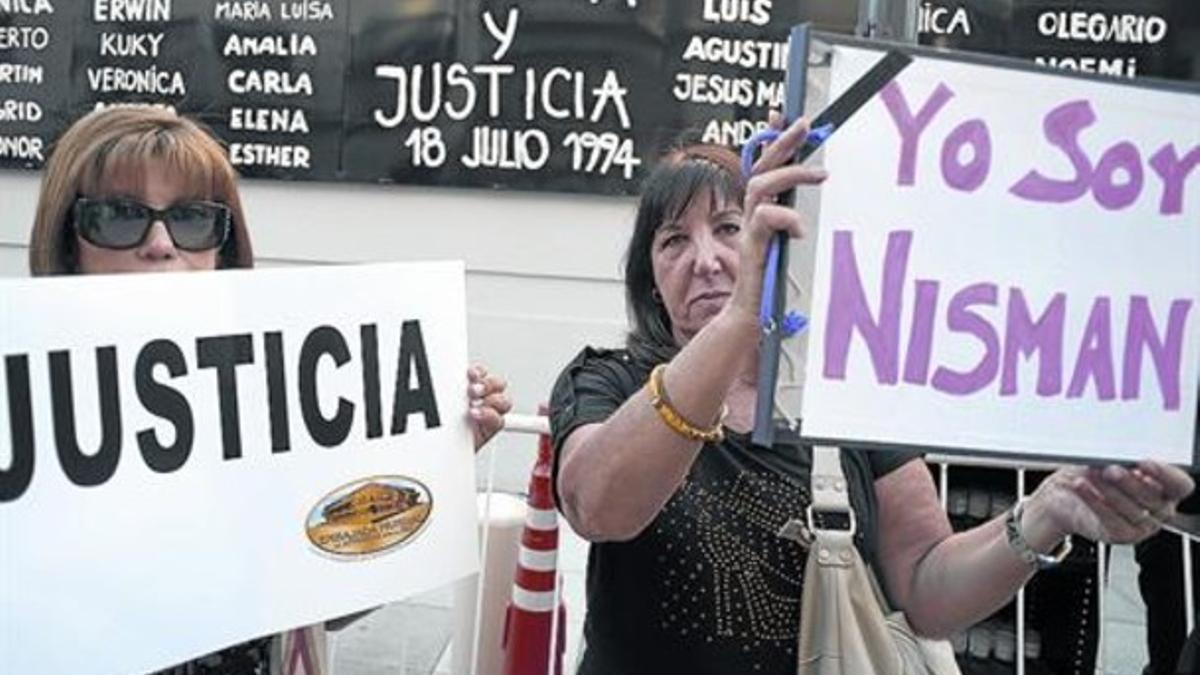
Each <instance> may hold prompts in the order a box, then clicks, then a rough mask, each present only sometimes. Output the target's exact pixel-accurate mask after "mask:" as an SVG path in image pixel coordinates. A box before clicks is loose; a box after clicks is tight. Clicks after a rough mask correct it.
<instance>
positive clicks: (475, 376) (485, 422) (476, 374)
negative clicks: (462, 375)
mask: <svg viewBox="0 0 1200 675" xmlns="http://www.w3.org/2000/svg"><path fill="white" fill-rule="evenodd" d="M467 380H468V381H469V382H470V384H468V385H467V399H468V400H469V401H470V407H469V408H468V413H467V414H468V415H469V416H470V418H471V431H472V433H473V434H474V436H475V450H476V451H478V450H479V448H482V447H483V446H484V444H485V443H487V442H488V440H489V439H491V437H492V436H495V435H496V432H497V431H500V429H502V428H503V427H504V415H505V414H507V413H508V411H510V410H512V400H511V399H509V398H508V394H507V393H505V390H506V389H508V383H507V382H505V381H504V378H503V377H500V376H499V375H496V374H495V373H488V371H487V368H484V367H483V366H481V365H474V366H471V367H470V368H468V369H467Z"/></svg>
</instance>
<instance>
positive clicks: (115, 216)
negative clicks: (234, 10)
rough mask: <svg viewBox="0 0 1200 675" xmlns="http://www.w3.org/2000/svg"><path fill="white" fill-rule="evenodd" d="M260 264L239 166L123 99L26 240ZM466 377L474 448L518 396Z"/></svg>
mask: <svg viewBox="0 0 1200 675" xmlns="http://www.w3.org/2000/svg"><path fill="white" fill-rule="evenodd" d="M253 266H254V256H253V247H252V246H251V243H250V233H249V231H248V230H247V228H246V218H245V215H244V214H243V212H242V203H241V198H240V197H239V195H238V189H237V180H236V174H235V172H234V169H233V167H232V166H231V165H230V163H229V160H228V159H227V158H226V154H225V151H224V149H223V148H222V147H221V145H220V144H219V143H218V142H217V141H216V139H214V138H213V137H212V136H211V135H210V134H209V133H208V132H206V131H205V130H204V129H202V128H201V127H200V126H199V125H197V124H196V123H195V122H192V121H191V120H188V119H186V118H184V117H180V116H178V115H176V114H175V113H173V112H170V111H168V110H164V109H158V108H150V107H141V106H117V107H110V108H106V109H104V110H99V111H95V112H92V113H90V114H88V115H86V116H84V117H83V118H82V119H80V120H79V121H77V122H76V123H75V124H73V125H72V126H71V127H70V128H69V129H68V130H67V131H66V133H64V134H63V135H62V137H61V138H59V140H58V142H57V143H56V145H55V147H54V151H53V154H52V155H51V157H50V159H49V161H48V162H47V163H46V168H45V173H44V175H43V178H42V187H41V193H40V196H39V199H38V206H37V212H36V215H35V219H34V225H33V231H32V233H31V237H30V244H29V270H30V272H31V273H32V274H33V275H34V276H42V275H55V274H104V273H114V272H170V271H199V270H215V269H221V268H250V267H253ZM467 377H468V380H469V385H468V397H469V399H470V407H469V410H470V417H471V427H472V432H473V435H474V438H475V448H476V450H478V449H479V447H480V446H482V445H483V444H484V443H486V442H487V441H488V439H490V438H491V437H492V436H493V435H494V434H495V433H496V432H497V431H499V429H500V428H501V426H503V416H504V414H505V413H507V412H508V411H509V410H510V409H511V408H512V403H511V401H510V400H509V398H508V395H507V394H506V392H505V389H506V384H505V381H504V379H503V378H501V377H499V376H497V375H494V374H489V373H488V372H487V371H486V369H484V368H483V367H481V366H474V367H472V368H471V369H469V371H468V373H467ZM181 611H182V612H186V608H181ZM343 623H344V622H343ZM306 630H309V631H312V630H313V628H310V629H306ZM319 632H320V631H319V629H317V633H318V635H315V636H310V637H309V638H308V639H312V638H313V637H317V638H318V639H319V638H320V635H319ZM272 651H274V652H276V655H275V658H276V659H278V658H279V656H278V652H279V649H278V647H276V648H275V649H272V645H271V638H270V637H265V638H260V639H257V640H252V641H250V642H247V643H244V644H241V645H236V646H234V647H230V648H228V649H225V650H223V651H221V652H217V653H214V654H209V655H208V656H205V657H201V658H199V659H196V660H194V661H191V662H189V663H186V664H182V665H179V666H176V667H175V668H172V669H170V670H168V671H166V672H169V673H180V674H185V673H186V674H188V675H191V674H201V673H213V674H215V673H238V674H239V675H240V674H243V673H245V674H255V675H260V674H261V675H267V673H270V672H273V671H272V668H271V666H272V663H271V660H272V655H271V653H272ZM323 660H324V659H320V662H323ZM281 665H282V664H278V663H277V664H275V669H274V672H279V671H280V670H281V668H280V666H281Z"/></svg>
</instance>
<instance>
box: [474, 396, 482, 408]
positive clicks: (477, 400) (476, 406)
mask: <svg viewBox="0 0 1200 675" xmlns="http://www.w3.org/2000/svg"><path fill="white" fill-rule="evenodd" d="M482 405H483V400H482V399H478V398H473V399H471V407H472V408H478V407H480V406H482Z"/></svg>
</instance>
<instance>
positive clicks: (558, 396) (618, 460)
mask: <svg viewBox="0 0 1200 675" xmlns="http://www.w3.org/2000/svg"><path fill="white" fill-rule="evenodd" d="M806 132H807V128H806V123H805V122H803V121H801V122H798V123H796V124H795V125H793V126H792V127H790V128H789V129H787V130H786V131H785V132H784V133H783V134H782V136H781V137H780V139H779V140H778V141H776V142H775V143H774V144H773V145H772V146H770V147H769V148H768V149H767V150H766V151H765V152H764V154H763V156H762V158H761V159H760V160H759V162H758V164H757V166H756V168H755V172H754V176H753V177H752V178H751V179H750V180H749V181H748V182H747V181H745V180H743V179H742V177H741V171H740V168H739V163H738V158H737V157H736V156H735V155H734V154H733V153H732V152H730V151H728V150H726V149H724V148H719V147H714V146H708V145H692V146H686V147H683V148H680V149H678V150H675V151H673V152H671V153H669V154H668V155H667V156H666V157H665V158H664V159H663V160H662V161H661V162H660V163H659V165H658V167H657V168H656V169H655V170H654V172H653V173H652V174H651V175H650V176H649V177H648V178H647V180H646V182H645V183H644V186H643V192H642V196H641V201H640V205H639V208H638V213H637V218H636V221H635V225H634V231H633V235H632V238H631V240H630V243H629V248H628V253H627V260H626V269H625V289H626V300H627V303H628V308H629V313H630V316H631V317H632V324H633V326H632V330H631V332H630V335H629V337H628V340H627V344H626V348H625V349H622V350H601V349H592V348H588V349H585V350H584V351H583V352H582V353H581V354H580V355H579V356H578V357H576V358H575V360H574V361H572V362H571V363H570V364H569V365H568V366H567V367H566V369H565V370H564V371H563V373H562V375H561V376H560V377H559V380H558V382H557V384H556V386H555V389H554V394H553V397H552V404H551V408H552V410H551V427H552V431H553V436H554V443H555V449H556V456H555V469H554V470H555V486H556V488H557V498H558V504H559V507H560V508H561V510H562V511H563V513H564V514H565V516H566V518H567V520H568V521H569V522H570V523H571V525H572V526H573V527H574V528H575V530H576V531H577V532H579V533H580V534H582V535H583V536H584V537H585V538H587V539H588V540H590V541H591V542H592V547H591V551H590V554H589V560H588V578H587V589H588V609H589V614H588V617H587V622H586V625H585V641H586V644H587V650H586V653H585V655H584V658H583V665H582V668H581V670H580V672H581V673H585V674H588V675H590V674H592V673H604V674H605V675H619V674H622V673H647V672H687V673H697V674H699V673H729V672H747V673H749V672H753V673H777V674H781V675H782V674H783V673H795V672H796V668H797V639H798V632H799V631H798V628H799V622H800V598H801V592H802V588H803V585H804V582H805V580H804V578H803V576H804V570H805V559H806V555H807V553H806V551H805V549H804V547H803V546H802V545H801V544H799V543H797V542H796V541H792V540H789V539H784V538H781V537H780V536H778V534H777V533H778V532H779V531H780V528H781V527H782V526H783V525H785V524H786V523H788V521H789V520H790V519H792V518H795V517H797V516H798V515H801V514H803V513H804V512H805V509H806V508H807V507H808V506H809V505H810V504H811V498H810V492H809V485H810V468H811V461H812V459H811V458H812V454H811V449H809V448H801V449H797V448H796V447H795V446H789V445H787V444H784V443H780V444H777V445H776V446H775V447H769V448H768V447H760V446H755V445H753V444H752V443H751V441H750V436H749V432H750V431H751V428H752V426H753V413H754V404H755V396H756V385H757V382H756V380H757V374H756V364H757V354H756V351H757V342H758V336H759V333H760V329H759V325H758V318H757V312H758V307H759V300H760V297H759V296H760V288H761V286H762V278H763V274H762V270H763V262H764V258H765V254H766V250H767V246H768V242H769V241H770V239H771V238H772V236H773V235H774V234H775V233H777V232H785V233H787V234H789V235H790V236H793V237H799V236H802V234H803V228H802V223H801V222H800V216H799V214H798V213H797V212H796V211H794V210H793V209H789V208H785V207H782V206H778V205H776V204H775V202H774V197H775V196H776V195H778V194H780V193H782V192H785V191H787V190H790V189H792V188H796V187H804V186H811V185H817V184H819V183H821V182H822V180H824V177H825V176H824V174H823V172H821V171H819V170H817V169H812V168H809V167H805V166H797V165H790V164H788V163H787V160H788V158H790V157H792V156H794V154H795V151H796V149H797V148H798V146H799V145H800V144H801V143H802V142H803V141H804V139H805V136H806ZM841 455H842V465H843V469H844V471H845V473H846V475H847V477H848V480H847V483H848V485H849V497H850V502H851V503H852V504H853V508H854V511H855V513H856V514H857V530H856V534H855V535H854V545H855V548H856V549H857V551H858V552H859V554H860V555H861V557H862V558H863V559H864V560H865V561H866V562H867V563H868V564H870V566H871V567H872V568H873V569H874V570H875V571H876V574H877V576H878V577H879V579H880V580H881V581H882V583H883V585H884V587H885V590H886V594H887V596H888V598H889V599H890V601H891V604H892V605H893V606H895V607H896V608H899V609H902V610H904V611H905V612H906V613H907V616H908V619H909V621H910V622H911V623H912V625H913V627H914V628H915V629H916V631H917V632H918V633H920V634H922V635H926V636H931V637H937V636H948V635H951V634H952V633H955V632H956V631H959V630H961V629H963V628H965V627H966V626H969V625H971V624H972V623H974V622H975V621H977V620H979V619H981V618H983V617H986V616H987V615H989V614H990V613H992V612H993V611H995V610H996V609H998V608H999V607H1001V606H1003V605H1004V604H1005V603H1006V602H1007V601H1008V600H1009V598H1010V597H1011V596H1012V595H1013V594H1014V593H1015V592H1016V591H1017V589H1018V588H1020V587H1021V585H1022V584H1024V583H1025V582H1026V581H1028V580H1029V578H1030V577H1031V576H1032V575H1033V574H1034V573H1035V572H1036V571H1037V569H1039V568H1040V567H1042V566H1046V565H1050V564H1053V561H1054V560H1055V559H1056V558H1057V557H1058V555H1059V554H1061V553H1062V552H1063V551H1064V550H1066V549H1067V548H1069V545H1068V544H1067V541H1068V538H1069V535H1072V534H1078V535H1082V536H1085V537H1088V538H1093V539H1100V540H1104V541H1109V542H1133V541H1139V540H1141V539H1144V538H1146V537H1148V536H1150V535H1151V534H1153V533H1154V532H1155V531H1156V530H1157V529H1158V524H1157V523H1158V521H1159V520H1160V519H1161V517H1162V516H1164V515H1166V514H1169V513H1171V512H1172V511H1173V510H1174V508H1175V506H1176V504H1177V503H1178V501H1179V500H1180V499H1181V498H1182V497H1184V496H1185V495H1187V494H1188V493H1189V492H1191V490H1192V487H1193V485H1192V482H1191V480H1190V479H1189V478H1188V477H1187V475H1186V474H1184V473H1183V472H1182V471H1180V470H1179V469H1177V468H1174V467H1170V466H1165V465H1162V464H1158V463H1154V462H1144V463H1142V464H1140V465H1138V467H1137V468H1133V469H1127V468H1123V467H1119V466H1108V467H1104V468H1096V469H1067V470H1062V471H1059V472H1058V473H1056V474H1054V475H1053V476H1052V477H1051V478H1049V479H1048V480H1046V481H1045V482H1044V483H1043V484H1042V485H1041V486H1040V487H1039V488H1038V490H1037V491H1036V492H1035V493H1034V494H1033V495H1032V496H1031V497H1029V498H1028V499H1026V500H1023V501H1022V502H1020V503H1019V504H1018V505H1017V506H1016V507H1015V509H1014V510H1013V512H1011V513H1008V514H1004V515H1002V516H1000V517H998V518H996V519H995V520H993V521H991V522H988V523H985V524H983V525H981V526H979V527H976V528H974V529H972V530H969V531H966V532H962V533H958V534H955V533H954V532H953V531H952V530H951V527H950V523H949V522H948V520H947V517H946V514H945V512H944V511H943V509H942V507H941V505H940V503H939V501H938V496H937V493H936V491H935V489H934V485H933V482H932V480H931V479H930V475H929V471H928V470H927V469H926V467H925V465H924V463H923V462H921V461H918V460H919V459H920V456H919V455H918V454H916V453H903V452H888V453H883V452H878V453H868V452H865V451H861V450H855V449H844V450H843V451H842V453H841Z"/></svg>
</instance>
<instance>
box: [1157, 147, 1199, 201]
mask: <svg viewBox="0 0 1200 675" xmlns="http://www.w3.org/2000/svg"><path fill="white" fill-rule="evenodd" d="M1198 164H1200V145H1197V146H1196V147H1194V148H1192V149H1191V150H1190V151H1189V152H1188V153H1187V154H1186V155H1184V156H1183V158H1182V159H1180V158H1179V156H1178V155H1176V154H1175V144H1174V143H1168V144H1167V145H1164V146H1163V147H1162V148H1160V149H1159V151H1158V152H1156V153H1154V156H1152V157H1151V158H1150V166H1152V167H1154V170H1155V171H1156V172H1157V173H1158V175H1159V177H1160V178H1162V182H1163V194H1162V200H1161V201H1160V202H1159V203H1158V211H1159V213H1161V214H1163V215H1164V216H1166V215H1172V214H1176V213H1182V212H1183V185H1184V182H1186V181H1187V178H1188V175H1189V174H1190V173H1192V170H1193V169H1195V168H1196V165H1198Z"/></svg>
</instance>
